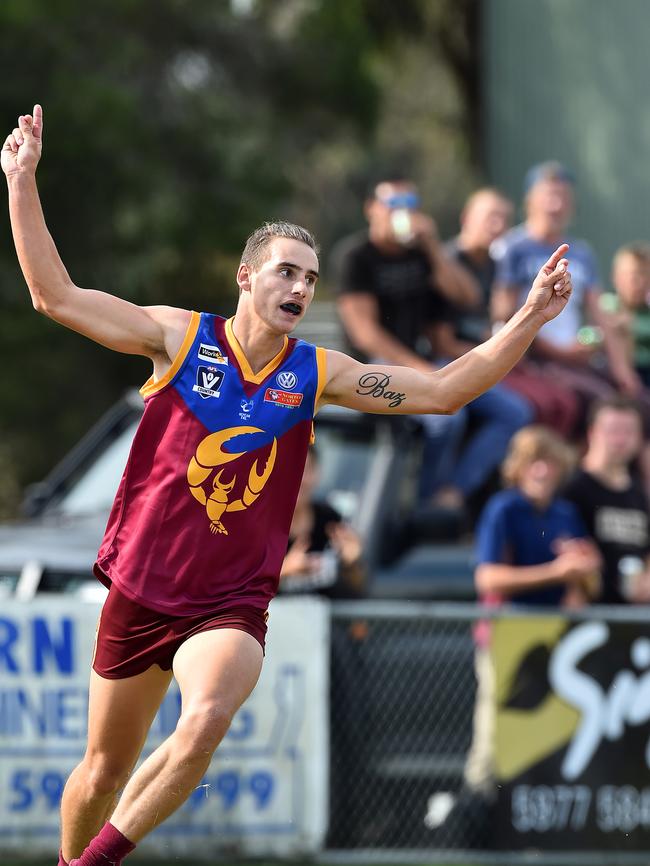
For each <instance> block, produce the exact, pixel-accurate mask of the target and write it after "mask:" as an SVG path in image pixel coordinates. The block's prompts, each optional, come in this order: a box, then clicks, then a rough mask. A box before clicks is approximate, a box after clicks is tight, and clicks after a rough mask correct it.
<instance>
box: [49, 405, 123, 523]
mask: <svg viewBox="0 0 650 866" xmlns="http://www.w3.org/2000/svg"><path fill="white" fill-rule="evenodd" d="M138 421H139V419H137V420H135V421H134V422H133V423H132V424H130V425H129V426H128V427H125V429H124V430H123V431H122V432H121V433H120V435H119V436H118V437H117V439H114V440H113V441H112V442H111V444H110V445H109V446H108V447H107V448H106V450H105V451H102V453H101V454H100V455H99V457H98V458H97V459H96V460H95V461H94V462H93V463H91V464H90V466H89V467H88V469H87V470H86V471H85V472H84V474H83V475H81V476H80V477H79V478H78V479H77V480H76V481H75V482H74V483H73V485H72V486H71V487H70V489H69V490H68V491H67V493H66V494H65V496H63V498H62V499H61V500H60V501H59V502H58V503H57V505H56V510H57V512H59V513H61V514H65V515H67V516H69V517H79V516H82V515H84V514H95V513H97V512H100V511H106V512H107V513H108V511H109V510H110V507H111V505H112V503H113V499H114V498H115V493H116V491H117V488H118V486H119V483H120V478H121V477H122V473H123V472H124V467H125V465H126V461H127V458H128V456H129V451H130V448H131V442H132V441H133V437H134V435H135V431H136V428H137V426H138Z"/></svg>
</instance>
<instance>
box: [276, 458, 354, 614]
mask: <svg viewBox="0 0 650 866" xmlns="http://www.w3.org/2000/svg"><path fill="white" fill-rule="evenodd" d="M317 484H318V458H317V455H316V452H315V449H314V448H313V447H312V448H310V450H309V454H308V456H307V462H306V463H305V471H304V473H303V476H302V481H301V484H300V490H299V492H298V499H297V502H296V510H295V511H294V513H293V518H292V520H291V530H290V532H289V547H288V549H287V554H286V556H285V558H284V562H283V564H282V570H281V572H280V592H282V593H288V592H316V593H319V594H320V595H325V596H327V597H328V598H357V597H359V596H361V595H363V592H364V589H365V583H366V570H365V567H364V564H363V559H362V546H361V539H360V538H359V536H358V535H357V533H356V532H355V531H354V529H352V527H351V526H350V525H349V524H348V523H346V522H345V521H344V520H343V518H342V517H341V515H340V514H339V513H338V511H336V510H335V509H334V508H332V507H331V506H329V505H327V504H326V503H324V502H318V501H315V500H314V498H313V494H314V490H315V489H316V486H317Z"/></svg>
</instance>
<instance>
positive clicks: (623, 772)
mask: <svg viewBox="0 0 650 866" xmlns="http://www.w3.org/2000/svg"><path fill="white" fill-rule="evenodd" d="M492 638H493V640H492V660H493V664H494V666H495V674H496V684H495V701H496V728H495V752H494V770H495V775H496V782H497V785H498V786H499V787H498V792H499V796H498V807H497V814H498V820H497V827H498V829H497V837H498V838H497V839H496V840H495V841H496V845H497V847H504V848H520V847H525V848H530V847H538V848H546V849H556V850H558V849H564V850H570V849H581V850H589V849H593V850H596V849H601V850H602V849H603V848H610V849H627V850H630V849H632V850H647V849H648V846H649V844H650V624H648V625H645V624H644V623H616V624H612V623H605V622H602V621H595V620H594V621H585V622H577V623H569V622H567V621H566V620H564V619H563V618H561V617H544V618H541V617H540V618H537V617H536V618H522V619H504V620H501V621H499V622H496V623H495V624H494V630H493V633H492Z"/></svg>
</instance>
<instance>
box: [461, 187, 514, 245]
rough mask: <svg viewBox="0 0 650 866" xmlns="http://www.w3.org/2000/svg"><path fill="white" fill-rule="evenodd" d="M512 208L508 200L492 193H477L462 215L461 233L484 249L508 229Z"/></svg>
mask: <svg viewBox="0 0 650 866" xmlns="http://www.w3.org/2000/svg"><path fill="white" fill-rule="evenodd" d="M512 212H513V207H512V204H511V202H509V201H508V199H505V198H502V197H501V196H499V195H495V194H494V193H492V192H485V193H479V194H477V195H476V197H475V198H474V199H473V200H472V201H471V202H470V203H469V204H468V206H467V208H466V209H465V212H464V213H463V231H466V232H467V233H468V234H469V235H471V237H472V238H473V240H474V243H476V244H479V245H480V246H481V247H483V248H484V249H486V250H487V249H489V248H490V245H491V244H492V243H493V241H495V240H496V239H497V238H500V237H501V235H502V234H504V232H505V231H506V230H507V229H508V228H510V225H511V222H512Z"/></svg>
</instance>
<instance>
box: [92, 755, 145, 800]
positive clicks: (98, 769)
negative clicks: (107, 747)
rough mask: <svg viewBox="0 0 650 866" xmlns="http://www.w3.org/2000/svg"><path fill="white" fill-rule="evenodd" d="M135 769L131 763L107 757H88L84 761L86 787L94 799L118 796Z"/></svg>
mask: <svg viewBox="0 0 650 866" xmlns="http://www.w3.org/2000/svg"><path fill="white" fill-rule="evenodd" d="M132 769H133V767H132V765H131V764H130V763H126V762H121V761H119V760H116V759H115V758H114V757H112V756H111V757H108V756H106V755H92V756H86V758H85V759H84V770H85V773H84V775H85V779H84V782H85V787H86V790H87V792H88V794H90V795H91V796H92V797H107V796H112V795H114V794H117V793H118V792H119V791H121V790H122V788H123V787H124V786H125V785H126V783H127V781H128V778H129V776H130V774H131V770H132Z"/></svg>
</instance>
